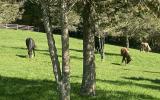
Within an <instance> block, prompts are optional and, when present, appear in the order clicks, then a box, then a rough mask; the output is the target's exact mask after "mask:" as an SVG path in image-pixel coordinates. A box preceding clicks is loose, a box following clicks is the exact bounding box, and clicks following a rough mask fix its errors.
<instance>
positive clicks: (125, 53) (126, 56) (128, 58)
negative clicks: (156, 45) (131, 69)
mask: <svg viewBox="0 0 160 100" xmlns="http://www.w3.org/2000/svg"><path fill="white" fill-rule="evenodd" d="M121 56H122V57H123V58H122V63H123V62H124V61H125V65H126V64H128V63H129V62H130V61H131V60H132V59H131V56H130V55H129V50H128V49H127V48H125V47H124V48H121Z"/></svg>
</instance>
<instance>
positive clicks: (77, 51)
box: [69, 49, 83, 52]
mask: <svg viewBox="0 0 160 100" xmlns="http://www.w3.org/2000/svg"><path fill="white" fill-rule="evenodd" d="M69 50H71V51H76V52H83V50H78V49H69Z"/></svg>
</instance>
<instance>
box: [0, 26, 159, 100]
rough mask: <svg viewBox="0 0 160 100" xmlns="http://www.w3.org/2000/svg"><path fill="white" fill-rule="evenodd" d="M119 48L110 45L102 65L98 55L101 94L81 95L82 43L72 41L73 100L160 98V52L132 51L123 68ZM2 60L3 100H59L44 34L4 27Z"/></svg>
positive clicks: (0, 42)
mask: <svg viewBox="0 0 160 100" xmlns="http://www.w3.org/2000/svg"><path fill="white" fill-rule="evenodd" d="M27 37H32V38H33V39H34V40H35V42H36V45H37V48H36V57H35V58H33V59H29V58H27V50H26V46H25V39H26V38H27ZM55 40H56V46H57V48H58V53H59V57H60V58H59V60H61V37H60V36H59V35H55ZM120 48H121V47H118V46H114V45H109V44H106V45H105V54H106V56H105V61H103V62H101V60H100V55H99V54H96V86H97V89H96V90H97V91H96V92H97V93H96V96H95V97H92V98H90V97H81V96H79V89H80V85H81V79H82V59H83V58H82V40H79V39H74V38H70V56H71V60H70V62H71V64H70V65H71V99H73V100H74V98H76V100H142V99H148V100H159V99H160V54H158V53H151V52H150V53H144V52H140V51H139V50H135V49H130V53H131V56H132V58H133V61H132V62H131V63H130V64H129V65H127V66H124V65H120V63H121V56H120V55H119V53H120ZM0 58H1V59H0V88H1V89H0V100H57V97H58V96H57V94H56V84H55V82H54V76H53V73H52V67H51V62H50V58H49V53H48V46H47V41H46V35H45V34H44V33H38V32H30V31H21V30H6V29H0Z"/></svg>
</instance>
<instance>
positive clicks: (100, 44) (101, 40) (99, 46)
mask: <svg viewBox="0 0 160 100" xmlns="http://www.w3.org/2000/svg"><path fill="white" fill-rule="evenodd" d="M104 44H105V37H97V36H95V51H96V52H97V53H100V55H101V60H103V58H104Z"/></svg>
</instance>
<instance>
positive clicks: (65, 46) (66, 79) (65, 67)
mask: <svg viewBox="0 0 160 100" xmlns="http://www.w3.org/2000/svg"><path fill="white" fill-rule="evenodd" d="M66 3H67V1H65V0H61V27H62V35H61V40H62V82H63V86H62V87H63V90H62V92H63V93H62V94H63V95H62V98H61V99H62V100H70V65H69V63H70V56H69V34H68V17H67V9H66V8H67V5H66Z"/></svg>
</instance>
